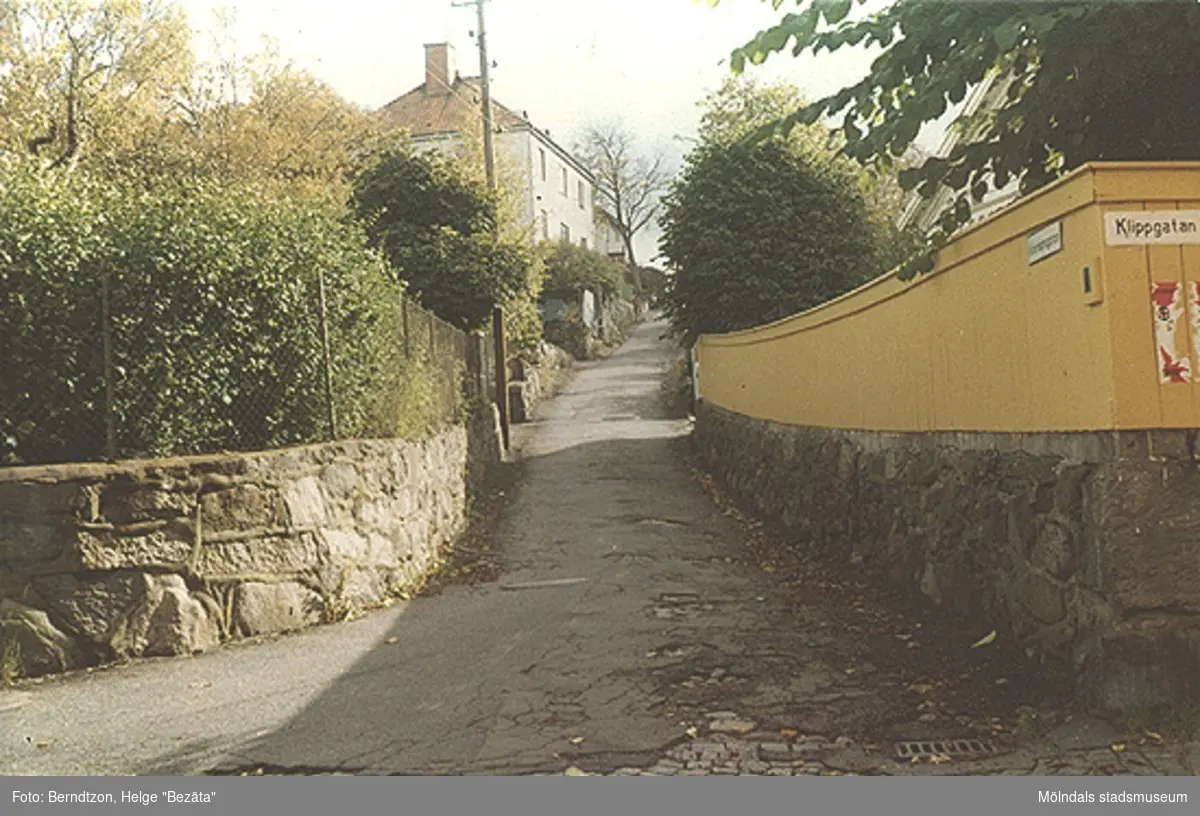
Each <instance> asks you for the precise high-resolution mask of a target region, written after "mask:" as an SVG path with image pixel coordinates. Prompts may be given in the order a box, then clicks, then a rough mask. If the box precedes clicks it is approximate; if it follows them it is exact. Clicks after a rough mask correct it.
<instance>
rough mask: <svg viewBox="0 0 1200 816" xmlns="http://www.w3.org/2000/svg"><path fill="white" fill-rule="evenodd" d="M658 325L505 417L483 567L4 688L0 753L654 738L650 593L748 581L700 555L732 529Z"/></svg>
mask: <svg viewBox="0 0 1200 816" xmlns="http://www.w3.org/2000/svg"><path fill="white" fill-rule="evenodd" d="M662 328H663V326H662V325H661V324H650V325H644V326H642V327H641V328H640V329H639V331H638V332H637V335H636V336H635V337H634V338H633V339H632V340H631V341H630V342H629V343H627V344H626V345H625V346H624V347H623V348H622V349H621V350H620V351H619V352H618V353H617V354H616V355H615V356H613V357H612V358H610V359H608V360H606V361H604V362H603V363H600V364H592V365H589V366H585V367H583V370H582V371H580V373H579V374H578V375H577V376H576V377H575V379H574V380H573V382H572V383H571V384H570V385H569V386H568V388H567V389H566V391H565V393H564V394H563V395H561V396H560V397H559V398H558V399H556V400H554V401H553V402H551V403H547V404H546V405H544V406H543V410H542V411H541V412H540V416H539V418H538V421H537V422H536V423H535V424H532V425H530V426H526V427H523V428H521V429H519V434H520V437H519V441H520V443H521V448H522V449H521V460H522V469H523V471H524V478H523V480H522V484H521V485H520V487H519V490H518V492H517V495H516V496H515V497H514V499H513V501H512V503H511V504H510V506H509V507H507V508H506V510H505V512H504V514H503V517H502V519H501V521H500V524H499V528H498V529H497V530H496V531H495V535H496V536H498V537H499V541H498V543H499V544H500V547H499V549H500V550H501V551H502V552H503V554H504V557H505V563H506V567H505V571H504V573H503V575H502V576H501V577H500V580H499V581H497V582H493V583H490V584H486V585H483V586H450V587H447V588H446V589H445V590H444V591H442V592H440V593H439V594H437V595H435V596H433V597H429V598H418V599H416V600H414V601H412V602H410V603H408V604H405V605H404V606H402V607H395V608H392V609H388V610H385V611H382V612H378V613H376V614H373V615H371V616H369V617H367V618H365V619H361V620H358V621H354V622H351V623H347V624H340V625H333V626H326V627H320V628H317V629H313V630H310V631H307V632H303V633H300V634H295V635H291V636H287V637H283V638H280V639H277V640H274V641H271V642H267V643H259V644H246V645H236V646H232V647H228V648H224V649H222V650H219V651H217V652H214V653H210V654H206V655H201V656H198V657H195V658H191V659H183V660H165V661H149V662H139V663H136V664H132V665H128V666H123V667H118V668H115V669H110V670H104V671H97V672H92V673H86V674H82V675H74V676H70V677H65V678H60V679H53V680H48V681H46V682H44V683H41V684H38V685H34V686H27V687H24V688H21V689H18V690H9V691H2V692H0V769H2V770H3V771H5V772H7V773H13V774H159V773H163V774H195V773H203V772H207V771H211V770H214V769H218V770H220V769H227V770H232V771H236V769H238V768H246V767H261V766H268V767H270V768H275V769H291V770H295V771H297V772H303V771H306V770H309V771H317V770H335V769H336V770H343V771H349V772H360V773H473V772H475V773H523V772H530V771H553V770H556V769H557V770H561V769H562V767H563V761H562V759H561V757H563V756H566V755H572V756H576V755H579V756H591V757H594V758H599V759H600V760H601V762H602V764H604V765H609V764H615V763H621V762H628V761H634V760H637V759H639V758H645V759H646V760H650V759H652V758H653V757H655V756H657V755H658V754H660V753H661V752H662V751H663V750H664V749H665V748H666V747H667V746H669V745H670V744H672V743H673V742H674V741H676V740H678V739H679V738H680V737H681V736H682V735H681V728H680V726H679V724H678V722H673V721H672V720H671V719H670V718H669V717H667V716H665V711H663V710H661V709H662V706H663V703H664V701H665V700H664V698H663V697H662V696H661V695H660V694H659V693H658V691H657V687H658V685H659V681H658V680H657V679H656V678H655V677H654V676H653V670H654V669H655V668H656V664H655V659H654V658H651V657H647V654H648V653H650V652H653V651H654V650H656V649H663V648H664V647H666V646H669V645H670V642H671V641H672V640H677V639H678V636H677V629H678V624H677V622H676V621H675V620H673V619H672V618H671V617H669V616H668V617H660V616H658V615H657V614H656V612H655V609H656V607H657V606H660V605H661V604H660V600H661V599H662V598H664V597H666V598H667V599H668V601H669V600H671V598H672V596H671V593H675V594H676V595H678V594H679V593H696V592H697V591H698V590H700V591H703V588H704V587H705V586H706V585H713V584H714V582H715V583H716V584H719V586H720V593H723V594H726V595H729V594H736V593H738V592H748V591H750V590H749V587H748V586H736V585H731V584H730V583H729V581H728V579H727V577H726V576H724V575H723V573H722V571H721V570H719V569H716V568H714V567H713V566H712V565H711V564H709V563H708V561H707V557H708V556H709V555H712V554H715V552H716V550H718V549H719V548H720V545H719V543H718V542H719V541H720V540H721V533H722V532H727V533H732V532H733V531H732V529H731V528H732V526H733V525H732V522H729V521H728V520H727V519H725V518H724V517H723V516H722V515H721V514H720V512H719V511H718V510H717V509H716V508H715V507H714V506H713V505H712V503H711V502H709V501H708V499H707V498H706V497H705V496H704V494H703V493H702V492H701V491H700V490H699V489H698V488H697V487H696V485H695V484H694V482H693V481H692V480H691V478H690V476H689V474H688V473H687V471H686V470H685V469H684V468H683V467H682V466H681V465H680V464H679V462H678V460H677V459H676V457H674V456H673V455H672V453H671V449H670V446H671V443H672V440H677V439H678V438H679V437H680V436H681V435H683V434H686V433H687V431H688V427H687V423H686V421H685V422H680V421H679V420H672V419H668V418H666V417H665V416H664V413H663V409H662V407H661V403H660V398H659V382H660V380H661V373H660V372H661V367H662V365H663V364H664V363H665V362H666V360H667V359H668V358H667V352H666V347H665V345H664V344H663V343H661V342H659V341H658V334H659V333H660V332H661V331H662ZM541 582H551V583H550V584H543V583H541ZM554 582H560V583H554ZM735 583H736V582H735ZM529 584H533V585H534V586H524V587H523V585H529ZM713 588H714V589H715V588H716V587H715V586H713ZM709 594H711V593H709ZM679 597H682V598H685V599H686V598H688V597H691V596H682V595H681V596H679ZM660 614H666V615H669V614H670V613H669V612H666V613H660ZM580 737H583V740H582V741H581V740H579V738H580ZM556 753H558V754H559V757H558V758H556V757H555V754H556Z"/></svg>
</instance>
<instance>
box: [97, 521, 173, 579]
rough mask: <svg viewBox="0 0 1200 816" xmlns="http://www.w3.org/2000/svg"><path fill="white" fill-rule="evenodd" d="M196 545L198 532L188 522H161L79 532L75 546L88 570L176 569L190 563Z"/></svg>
mask: <svg viewBox="0 0 1200 816" xmlns="http://www.w3.org/2000/svg"><path fill="white" fill-rule="evenodd" d="M195 545H196V541H195V531H194V528H191V527H190V525H189V524H186V523H175V524H172V523H169V522H159V523H157V524H155V525H151V526H149V527H147V526H145V525H139V526H136V527H134V526H130V527H127V528H116V529H113V530H91V531H80V532H78V533H77V534H76V536H75V545H74V549H75V556H76V557H77V559H78V562H79V565H80V566H81V567H83V569H86V570H96V571H101V570H123V569H139V568H148V567H154V568H167V569H174V568H177V567H179V566H181V565H182V564H184V563H186V562H187V560H188V558H190V557H191V554H192V550H193V549H195Z"/></svg>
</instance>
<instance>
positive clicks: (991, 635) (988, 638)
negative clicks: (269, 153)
mask: <svg viewBox="0 0 1200 816" xmlns="http://www.w3.org/2000/svg"><path fill="white" fill-rule="evenodd" d="M995 639H996V630H995V629H993V630H992V631H990V632H988V633H987V634H986V635H984V636H983V637H981V638H980V639H979V640H977V641H975V642H974V643H972V644H971V648H972V649H978V648H979V647H980V646H987V645H988V644H989V643H991V642H993V641H994V640H995Z"/></svg>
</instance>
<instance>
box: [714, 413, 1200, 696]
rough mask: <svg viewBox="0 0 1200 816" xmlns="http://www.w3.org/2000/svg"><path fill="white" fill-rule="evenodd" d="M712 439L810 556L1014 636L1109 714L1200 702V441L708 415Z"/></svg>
mask: <svg viewBox="0 0 1200 816" xmlns="http://www.w3.org/2000/svg"><path fill="white" fill-rule="evenodd" d="M695 439H696V442H697V445H698V448H699V450H700V451H701V453H702V455H703V457H704V459H705V460H706V462H707V464H708V466H709V467H710V468H711V469H712V470H713V471H714V472H715V473H716V475H718V476H719V477H720V478H721V479H722V481H724V483H725V484H726V485H728V487H729V488H730V489H731V490H732V492H733V493H734V494H735V495H737V496H738V497H740V498H741V499H742V500H744V501H745V502H747V503H748V504H749V505H750V506H751V507H753V508H754V509H755V510H756V511H758V512H759V513H762V514H763V515H765V516H767V517H770V518H772V519H774V520H777V521H779V522H782V523H783V524H784V525H785V526H786V527H787V528H788V529H789V530H790V531H792V532H793V533H794V534H795V535H796V537H797V539H798V541H799V542H801V543H802V545H806V546H810V547H812V548H814V549H815V550H817V551H820V552H822V553H824V554H826V555H829V556H831V557H833V558H836V559H839V560H844V561H846V562H849V563H851V564H854V565H857V566H858V567H859V568H860V569H862V570H863V571H864V572H865V573H867V574H869V575H871V576H873V577H875V578H878V579H882V580H885V581H888V582H891V583H892V584H899V585H901V586H903V587H906V588H908V589H910V590H911V592H912V593H913V594H914V595H917V594H918V593H919V594H920V595H923V596H924V597H925V598H926V599H928V601H929V602H930V603H932V604H936V605H938V606H940V607H941V608H943V609H945V610H946V611H947V613H949V614H952V615H954V616H956V617H958V618H961V619H962V620H963V621H964V622H969V625H970V627H971V629H972V631H978V632H980V633H984V632H987V631H989V630H990V629H993V628H994V629H997V630H998V631H999V632H1000V633H1001V637H1003V638H1004V642H1006V643H1008V644H1015V645H1017V646H1019V647H1020V648H1022V649H1024V650H1025V653H1026V654H1027V655H1029V656H1030V657H1032V658H1035V659H1037V660H1039V661H1040V662H1041V663H1042V664H1043V666H1044V670H1050V669H1055V670H1065V672H1062V674H1061V676H1064V677H1066V678H1067V679H1069V680H1071V681H1073V682H1075V683H1076V684H1077V685H1078V687H1079V688H1080V690H1081V691H1083V692H1084V693H1085V694H1086V695H1087V698H1088V699H1089V700H1090V701H1091V702H1092V703H1094V704H1095V705H1097V706H1098V707H1100V708H1102V709H1106V710H1126V711H1128V710H1133V709H1138V708H1142V707H1149V706H1154V705H1158V704H1163V703H1173V702H1177V701H1179V700H1181V699H1186V698H1189V697H1192V698H1194V697H1195V696H1196V695H1197V694H1198V693H1200V466H1198V464H1197V458H1196V457H1197V452H1196V445H1195V442H1196V434H1195V432H1192V431H1154V432H1139V433H1132V432H1122V433H1113V432H1108V433H1079V434H1024V435H1023V434H956V433H945V434H884V433H871V432H858V431H837V430H830V429H822V428H811V427H800V426H791V425H779V424H775V423H771V422H766V421H762V420H757V419H752V418H749V417H745V416H742V415H739V414H734V413H731V412H729V411H725V410H723V409H720V408H717V407H715V406H712V405H710V404H707V403H704V402H701V403H700V405H699V406H698V411H697V425H696V434H695ZM1055 673H1058V672H1055Z"/></svg>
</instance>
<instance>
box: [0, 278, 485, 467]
mask: <svg viewBox="0 0 1200 816" xmlns="http://www.w3.org/2000/svg"><path fill="white" fill-rule="evenodd" d="M94 282H95V286H94V287H93V286H90V285H88V286H85V287H83V289H84V291H88V290H90V291H92V292H94V295H95V296H94V298H92V297H87V298H77V297H76V298H74V302H72V303H71V304H64V305H63V309H64V310H68V311H69V312H70V314H69V315H66V316H64V315H63V314H62V313H60V314H58V315H55V316H54V319H53V320H48V321H46V322H47V324H48V325H49V324H51V323H52V324H53V329H50V328H47V329H46V330H44V331H39V330H38V327H37V326H36V325H24V326H21V327H12V326H0V342H2V343H3V344H5V345H7V346H11V347H12V348H10V351H13V352H14V353H12V354H0V381H3V380H7V383H6V384H5V385H4V387H3V388H0V466H2V465H22V464H25V465H28V464H46V463H54V462H86V461H104V460H114V459H135V458H163V457H171V456H183V455H191V454H204V453H215V452H222V451H252V450H267V449H271V448H278V447H284V446H288V445H298V444H306V443H313V442H322V441H333V440H343V439H356V438H387V437H415V436H420V435H422V434H424V433H427V432H429V431H431V430H436V429H437V428H439V427H443V426H445V425H447V424H451V423H455V422H460V421H462V420H463V419H464V418H465V415H466V410H467V409H468V408H469V406H470V405H471V404H472V403H473V402H474V401H478V400H494V399H495V386H494V381H495V352H494V343H493V340H492V337H491V335H490V332H489V333H487V334H484V333H480V332H476V333H467V332H463V331H461V330H459V329H457V328H455V327H454V326H452V325H450V324H448V323H446V322H444V321H442V320H441V319H439V318H438V317H437V316H435V315H434V314H433V313H431V312H429V311H427V310H425V309H423V308H421V307H420V306H419V305H418V304H417V303H416V302H415V301H413V300H412V299H411V298H409V297H406V296H402V295H399V294H396V293H394V292H393V293H391V294H390V295H389V297H388V298H387V299H386V300H387V302H383V303H380V302H374V303H372V304H371V308H370V309H369V310H364V309H361V308H356V306H355V302H354V301H353V299H352V298H349V299H348V298H343V297H342V296H341V293H339V292H338V291H333V290H332V288H331V289H330V290H327V286H326V281H325V277H324V276H323V275H321V274H319V273H318V274H314V275H312V276H311V280H305V281H296V282H295V283H294V285H292V286H290V288H289V289H288V291H287V293H286V297H287V298H288V299H290V301H291V302H290V303H288V302H283V301H281V295H280V292H279V291H278V289H275V290H273V291H272V292H271V293H270V299H269V300H268V299H266V298H264V299H263V301H262V303H261V304H260V305H261V308H259V307H258V306H256V304H255V300H254V298H253V296H251V295H246V294H245V293H239V296H238V297H237V298H236V299H233V300H229V301H219V302H217V303H215V304H214V303H211V302H210V303H204V302H202V301H203V300H204V298H205V297H208V298H210V300H211V299H212V298H213V297H214V296H213V294H212V293H208V294H206V293H204V292H197V293H194V294H193V293H190V292H189V293H186V294H184V295H182V296H181V294H180V293H179V292H177V291H175V292H170V293H156V292H154V291H147V290H146V287H145V286H144V281H143V282H141V284H142V285H129V284H124V283H123V282H122V279H121V276H120V275H115V274H113V273H111V272H108V271H104V270H97V271H95V281H94ZM192 301H195V302H194V303H193V302H192ZM164 302H169V303H170V309H171V310H172V311H171V314H170V315H167V314H164V313H163V312H162V308H163V307H161V306H160V304H162V303H164ZM359 302H361V301H359ZM281 304H282V307H281ZM189 310H190V311H189ZM367 312H369V314H368V313H367ZM180 314H184V315H186V316H187V319H186V320H181V319H180V317H179V315H180ZM17 343H22V344H23V348H22V349H21V353H19V354H18V353H15V352H16V351H17V349H16V348H15V345H16V344H17ZM55 345H56V346H57V347H56V348H53V350H52V353H51V347H52V346H55ZM31 359H32V360H46V361H47V366H44V367H41V368H39V367H38V366H29V365H27V364H20V365H19V364H17V363H15V362H14V361H16V360H21V361H29V360H31Z"/></svg>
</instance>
